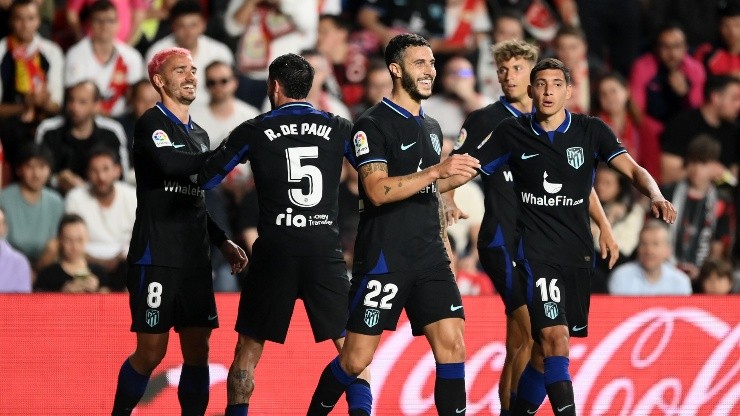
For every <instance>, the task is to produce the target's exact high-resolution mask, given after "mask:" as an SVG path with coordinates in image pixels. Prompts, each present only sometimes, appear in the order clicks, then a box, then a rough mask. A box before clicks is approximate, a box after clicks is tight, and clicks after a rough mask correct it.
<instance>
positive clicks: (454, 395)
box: [434, 362, 467, 416]
mask: <svg viewBox="0 0 740 416" xmlns="http://www.w3.org/2000/svg"><path fill="white" fill-rule="evenodd" d="M466 401H467V397H466V395H465V363H464V362H462V363H449V364H440V363H437V378H436V379H435V381H434V404H435V406H437V413H438V414H440V415H441V416H447V415H464V414H465V408H466V407H467V403H466Z"/></svg>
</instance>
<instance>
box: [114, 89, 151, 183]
mask: <svg viewBox="0 0 740 416" xmlns="http://www.w3.org/2000/svg"><path fill="white" fill-rule="evenodd" d="M128 96H129V98H128V103H129V105H128V109H127V110H126V112H125V113H124V114H123V115H122V116H120V117H118V118H116V121H118V122H119V123H121V126H122V127H123V131H125V132H126V150H127V151H128V156H129V160H128V166H129V168H131V167H133V159H132V156H133V154H132V151H133V145H134V125H135V124H136V120H138V119H139V117H141V115H142V114H144V112H145V111H146V110H148V109H150V108H152V107H154V105H155V104H156V103H157V101H159V94H157V90H155V89H154V87H153V86H152V83H151V82H149V80H148V79H142V80H141V81H139V82H137V83H135V84H134V85H132V86H131V88H130V90H129V94H128ZM133 174H134V171H133V169H131V170H130V171H129V173H128V175H127V176H128V177H129V178H131V177H132V176H133Z"/></svg>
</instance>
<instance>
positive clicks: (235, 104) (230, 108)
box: [190, 61, 260, 150]
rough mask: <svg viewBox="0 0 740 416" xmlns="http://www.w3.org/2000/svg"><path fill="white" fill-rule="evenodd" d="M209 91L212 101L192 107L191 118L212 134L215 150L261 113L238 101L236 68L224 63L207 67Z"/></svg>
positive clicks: (215, 63) (214, 62) (213, 63)
mask: <svg viewBox="0 0 740 416" xmlns="http://www.w3.org/2000/svg"><path fill="white" fill-rule="evenodd" d="M203 72H205V79H206V88H207V89H208V92H209V93H210V97H211V100H210V102H209V103H208V105H207V106H195V107H193V108H191V111H190V116H191V117H192V118H193V121H195V122H196V123H197V124H198V125H199V126H201V127H202V128H203V130H205V131H206V132H208V137H209V138H210V139H211V150H213V149H215V148H217V147H218V145H220V144H221V142H222V141H223V140H224V139H225V138H226V136H227V135H228V134H229V133H230V132H231V130H233V129H234V127H236V126H238V125H239V124H241V123H243V122H244V121H246V120H251V119H253V118H255V117H257V116H258V115H259V114H260V112H259V110H257V109H256V108H254V107H252V106H251V105H249V104H247V103H245V102H244V101H242V100H240V99H238V98H236V96H235V95H234V94H235V93H236V88H237V87H238V85H239V80H237V79H236V76H235V74H234V69H233V68H232V66H231V65H230V64H227V63H226V62H223V61H213V62H211V63H210V64H208V66H206V67H205V71H203Z"/></svg>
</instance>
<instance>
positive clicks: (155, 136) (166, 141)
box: [152, 130, 172, 147]
mask: <svg viewBox="0 0 740 416" xmlns="http://www.w3.org/2000/svg"><path fill="white" fill-rule="evenodd" d="M152 140H154V145H155V146H157V147H165V146H172V142H171V141H170V138H169V136H167V133H165V132H163V131H162V130H157V131H155V132H154V133H152Z"/></svg>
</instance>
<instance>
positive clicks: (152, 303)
mask: <svg viewBox="0 0 740 416" xmlns="http://www.w3.org/2000/svg"><path fill="white" fill-rule="evenodd" d="M161 303H162V284H161V283H159V282H151V283H149V286H148V287H147V296H146V304H147V305H149V307H150V308H158V307H159V305H160V304H161Z"/></svg>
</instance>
